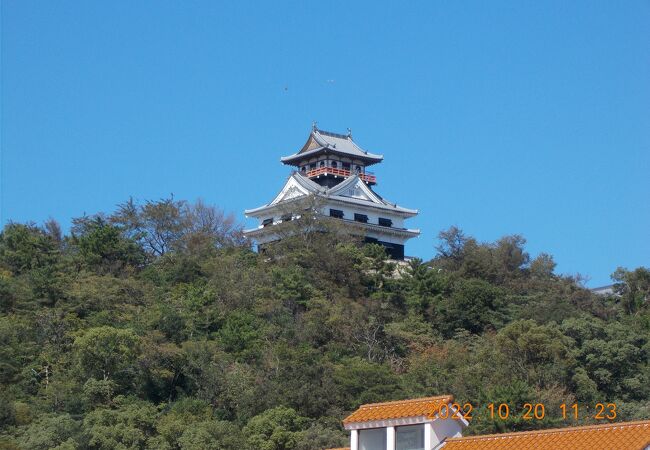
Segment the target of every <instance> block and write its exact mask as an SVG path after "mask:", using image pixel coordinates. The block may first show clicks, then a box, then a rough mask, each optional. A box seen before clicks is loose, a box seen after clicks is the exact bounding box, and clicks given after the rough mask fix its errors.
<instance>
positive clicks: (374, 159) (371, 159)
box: [280, 147, 384, 166]
mask: <svg viewBox="0 0 650 450" xmlns="http://www.w3.org/2000/svg"><path fill="white" fill-rule="evenodd" d="M321 153H323V154H325V155H328V154H332V155H337V156H345V157H347V158H351V159H358V160H359V161H363V162H364V163H365V164H366V166H371V165H373V164H377V163H380V162H382V161H383V159H384V156H383V155H374V154H372V153H366V154H361V155H357V154H354V153H348V152H342V151H339V150H337V149H333V148H330V147H319V148H315V149H313V150H309V151H308V152H305V153H295V154H293V155H289V156H283V157H282V158H280V162H282V163H283V164H288V165H291V166H298V165H299V163H300V161H302V160H304V159H305V158H309V157H311V156H315V155H318V154H321Z"/></svg>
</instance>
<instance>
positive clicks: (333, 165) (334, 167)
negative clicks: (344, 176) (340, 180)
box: [332, 161, 339, 169]
mask: <svg viewBox="0 0 650 450" xmlns="http://www.w3.org/2000/svg"><path fill="white" fill-rule="evenodd" d="M338 166H339V165H338V163H337V162H336V161H332V168H333V169H336V168H337V167H338Z"/></svg>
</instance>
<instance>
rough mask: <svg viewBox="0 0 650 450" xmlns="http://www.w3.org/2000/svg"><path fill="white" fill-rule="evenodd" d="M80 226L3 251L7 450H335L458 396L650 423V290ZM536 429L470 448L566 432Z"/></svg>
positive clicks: (171, 227)
mask: <svg viewBox="0 0 650 450" xmlns="http://www.w3.org/2000/svg"><path fill="white" fill-rule="evenodd" d="M73 222H74V226H73V227H72V229H71V231H70V233H68V234H64V233H62V232H61V229H60V227H59V226H58V224H56V223H55V222H53V221H50V222H48V223H46V224H43V225H42V226H39V225H35V224H17V223H10V224H8V225H7V226H5V228H4V230H3V231H2V233H1V234H0V448H2V449H14V448H24V449H48V448H57V449H59V450H63V449H77V448H89V449H114V448H123V449H124V448H126V449H184V450H189V449H246V448H250V449H268V450H276V449H277V450H280V449H297V450H304V449H320V448H324V447H336V446H339V445H343V444H345V443H346V434H345V433H344V432H343V430H342V428H341V425H340V420H341V419H342V418H343V417H345V415H346V414H347V413H349V412H350V411H352V410H354V409H355V408H357V407H358V406H359V405H360V404H362V403H368V402H379V401H386V400H393V399H402V398H411V397H421V396H427V395H436V394H442V393H445V394H446V393H451V394H454V396H455V397H456V399H457V401H458V402H459V403H470V404H472V405H474V407H475V408H476V409H477V411H480V410H483V411H485V409H486V408H488V405H489V404H490V403H494V404H500V403H507V404H509V405H511V407H512V408H514V409H517V408H519V409H521V408H523V405H524V404H525V403H533V404H536V403H542V404H544V405H545V407H546V409H547V411H559V410H560V405H561V404H566V405H572V404H574V403H577V404H579V405H580V407H581V408H583V407H584V408H586V409H589V408H592V410H593V408H595V405H596V404H597V403H603V402H604V403H605V404H607V403H614V404H615V405H616V420H633V419H641V418H649V417H650V365H649V363H648V361H649V359H650V311H649V306H648V303H649V297H650V271H649V270H648V269H645V268H638V269H635V270H631V271H628V270H625V269H619V270H618V271H617V272H616V273H615V274H614V280H615V281H616V285H615V286H616V292H617V293H616V295H612V296H609V297H603V296H597V295H594V294H592V293H591V292H590V291H589V290H587V289H584V288H583V287H581V285H580V280H579V279H576V277H568V276H559V275H556V274H555V273H554V266H555V263H554V262H553V258H552V257H551V256H550V255H546V254H541V255H538V256H536V257H534V258H531V257H530V256H529V255H528V254H527V252H526V250H525V240H524V238H523V237H521V236H519V235H513V236H505V237H503V238H501V239H499V240H498V241H496V242H493V243H480V242H477V241H476V240H475V239H473V238H471V237H469V236H465V235H464V234H463V232H462V231H461V230H459V229H457V228H451V229H449V230H445V231H443V232H441V233H440V243H439V246H438V247H437V249H436V253H435V256H434V257H433V258H432V259H431V260H430V261H427V262H424V261H421V260H410V261H408V262H407V263H405V264H400V265H396V264H395V263H394V262H392V261H390V260H388V259H387V258H386V255H385V254H384V253H383V250H382V249H381V247H378V246H373V245H368V246H363V247H362V246H360V245H359V243H358V242H355V241H354V239H352V238H350V237H349V236H347V235H346V234H345V233H344V232H336V231H337V230H336V226H335V225H327V226H332V227H333V229H332V230H330V232H329V233H322V232H320V231H322V230H320V229H319V230H318V231H314V232H310V233H289V234H288V235H287V238H286V239H285V240H283V241H282V242H281V243H279V244H277V245H274V246H272V247H270V248H269V249H267V251H266V252H264V253H263V254H257V253H255V252H253V251H251V249H250V246H249V245H248V244H247V242H246V241H245V240H244V239H243V238H242V235H241V227H239V226H238V224H237V223H236V221H235V220H234V219H233V218H232V217H229V216H227V215H225V214H224V213H223V212H222V211H220V210H219V209H218V208H215V207H211V206H207V205H205V204H203V203H201V202H197V203H194V204H190V203H187V202H184V201H177V200H174V199H164V200H160V201H154V202H146V203H144V204H137V203H136V202H133V201H128V202H126V203H124V204H122V205H120V206H119V207H118V209H117V211H115V212H113V213H111V214H97V215H93V216H84V217H81V218H77V219H75V220H74V221H73ZM295 226H296V227H300V226H301V223H296V224H295ZM433 253H434V249H433V248H432V254H433ZM518 417H520V416H519V415H517V414H513V415H512V417H511V418H509V419H508V420H494V421H483V422H478V421H477V422H474V423H472V425H471V427H470V430H471V432H473V433H486V432H498V431H505V430H508V431H513V430H526V429H531V428H544V427H551V426H562V424H567V422H566V420H562V419H561V418H560V416H559V414H558V413H553V414H548V415H547V417H546V418H545V419H544V420H535V421H527V420H523V419H520V418H518ZM593 421H594V419H593V415H591V416H588V415H585V416H581V417H580V418H579V420H578V421H577V422H579V423H592V422H593ZM571 423H572V424H573V423H575V422H571Z"/></svg>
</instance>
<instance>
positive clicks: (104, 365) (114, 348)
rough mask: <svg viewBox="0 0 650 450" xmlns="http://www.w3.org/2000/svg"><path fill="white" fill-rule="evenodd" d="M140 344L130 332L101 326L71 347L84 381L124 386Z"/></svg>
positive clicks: (90, 331) (79, 338)
mask: <svg viewBox="0 0 650 450" xmlns="http://www.w3.org/2000/svg"><path fill="white" fill-rule="evenodd" d="M139 343H140V339H139V338H138V336H137V335H136V334H135V333H134V332H133V331H131V330H123V329H118V328H113V327H109V326H103V327H97V328H91V329H89V330H88V331H86V332H85V333H84V334H82V335H81V336H79V337H77V338H76V339H75V341H74V346H73V347H74V350H75V353H76V355H77V359H78V361H79V366H80V369H81V370H82V373H83V374H84V375H85V377H87V378H97V379H103V380H108V379H113V380H115V381H118V382H120V381H121V382H123V383H126V382H127V380H129V379H131V376H129V375H132V372H133V370H134V362H135V359H136V357H137V355H138V352H139V349H138V347H139Z"/></svg>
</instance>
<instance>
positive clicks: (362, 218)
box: [354, 213, 368, 223]
mask: <svg viewBox="0 0 650 450" xmlns="http://www.w3.org/2000/svg"><path fill="white" fill-rule="evenodd" d="M354 220H355V221H357V222H363V223H368V216H366V215H365V214H357V213H354Z"/></svg>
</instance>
